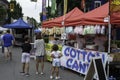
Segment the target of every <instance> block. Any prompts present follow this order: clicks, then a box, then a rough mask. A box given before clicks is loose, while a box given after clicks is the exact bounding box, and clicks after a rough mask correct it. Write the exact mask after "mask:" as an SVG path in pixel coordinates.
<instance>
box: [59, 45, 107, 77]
mask: <svg viewBox="0 0 120 80" xmlns="http://www.w3.org/2000/svg"><path fill="white" fill-rule="evenodd" d="M62 54H63V57H62V58H61V66H63V67H66V68H69V69H71V70H74V71H76V72H79V73H81V74H85V75H86V73H87V70H88V66H89V64H90V61H91V60H92V58H93V57H101V58H102V61H103V64H104V65H105V64H106V62H107V55H108V54H107V53H105V52H97V51H86V50H80V49H76V48H73V47H70V46H63V48H62Z"/></svg>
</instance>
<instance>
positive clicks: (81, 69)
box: [79, 62, 88, 73]
mask: <svg viewBox="0 0 120 80" xmlns="http://www.w3.org/2000/svg"><path fill="white" fill-rule="evenodd" d="M79 66H80V70H79V71H80V72H83V73H85V71H86V69H87V67H88V64H85V63H82V62H80V63H79Z"/></svg>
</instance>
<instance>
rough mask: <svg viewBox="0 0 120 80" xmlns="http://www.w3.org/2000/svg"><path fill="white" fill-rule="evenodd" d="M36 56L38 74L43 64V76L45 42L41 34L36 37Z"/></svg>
mask: <svg viewBox="0 0 120 80" xmlns="http://www.w3.org/2000/svg"><path fill="white" fill-rule="evenodd" d="M34 48H35V56H36V74H39V70H38V68H39V63H40V62H41V74H43V69H44V56H45V53H46V52H45V42H44V39H42V36H41V33H39V34H37V35H36V40H35V43H34Z"/></svg>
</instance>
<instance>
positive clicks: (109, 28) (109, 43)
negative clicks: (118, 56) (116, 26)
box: [107, 15, 111, 78]
mask: <svg viewBox="0 0 120 80" xmlns="http://www.w3.org/2000/svg"><path fill="white" fill-rule="evenodd" d="M108 35H109V36H108V55H109V54H110V47H111V23H110V15H109V22H108ZM108 57H109V56H108ZM107 78H109V60H108V64H107Z"/></svg>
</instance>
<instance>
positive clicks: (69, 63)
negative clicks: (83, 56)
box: [66, 59, 73, 68]
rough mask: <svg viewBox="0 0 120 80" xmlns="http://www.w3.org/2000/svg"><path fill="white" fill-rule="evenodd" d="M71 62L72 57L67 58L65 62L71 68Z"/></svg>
mask: <svg viewBox="0 0 120 80" xmlns="http://www.w3.org/2000/svg"><path fill="white" fill-rule="evenodd" d="M72 62H73V59H68V60H67V62H66V65H67V67H69V68H71V65H72Z"/></svg>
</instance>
